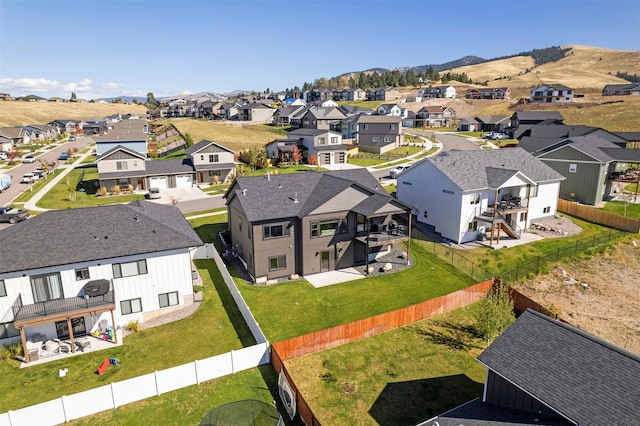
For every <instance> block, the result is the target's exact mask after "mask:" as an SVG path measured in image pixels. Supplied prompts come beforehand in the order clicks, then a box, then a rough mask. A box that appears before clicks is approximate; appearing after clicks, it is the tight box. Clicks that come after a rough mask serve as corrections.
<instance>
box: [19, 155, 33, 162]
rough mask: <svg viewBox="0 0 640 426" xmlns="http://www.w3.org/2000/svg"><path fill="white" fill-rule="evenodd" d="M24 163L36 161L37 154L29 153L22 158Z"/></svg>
mask: <svg viewBox="0 0 640 426" xmlns="http://www.w3.org/2000/svg"><path fill="white" fill-rule="evenodd" d="M22 162H23V163H35V162H36V156H35V155H32V154H29V155H25V156H24V158H23V159H22Z"/></svg>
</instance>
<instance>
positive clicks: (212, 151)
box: [186, 140, 236, 183]
mask: <svg viewBox="0 0 640 426" xmlns="http://www.w3.org/2000/svg"><path fill="white" fill-rule="evenodd" d="M186 154H187V155H188V156H189V158H190V159H191V164H193V168H194V169H195V172H196V182H197V183H212V182H213V183H223V182H226V181H227V180H228V179H229V178H231V177H232V176H233V175H234V174H235V170H236V165H235V153H234V152H233V151H232V150H230V149H229V148H226V147H224V146H222V145H220V144H217V143H215V142H212V141H207V140H202V141H200V142H198V143H197V144H195V145H193V146H191V147H189V148H187V150H186Z"/></svg>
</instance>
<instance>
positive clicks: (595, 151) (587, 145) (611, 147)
mask: <svg viewBox="0 0 640 426" xmlns="http://www.w3.org/2000/svg"><path fill="white" fill-rule="evenodd" d="M566 145H570V146H572V147H573V148H574V149H576V150H578V151H581V152H583V153H584V154H586V155H588V156H590V157H592V158H593V159H595V160H598V161H600V162H601V163H604V164H606V163H610V162H612V161H633V162H637V161H640V150H636V149H625V148H621V147H619V146H618V145H616V144H614V143H613V142H611V141H609V140H607V139H605V138H603V137H601V136H599V135H597V134H594V133H591V134H588V135H584V136H573V137H571V138H566V139H562V140H559V141H557V142H555V143H554V144H552V145H549V146H547V147H545V148H543V149H541V150H539V151H538V152H536V153H534V154H536V155H537V156H541V157H542V156H544V155H545V154H546V153H548V152H551V151H554V150H556V149H559V148H561V147H563V146H566Z"/></svg>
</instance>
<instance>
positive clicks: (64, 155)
mask: <svg viewBox="0 0 640 426" xmlns="http://www.w3.org/2000/svg"><path fill="white" fill-rule="evenodd" d="M68 159H69V154H67V153H66V152H61V153H60V155H59V156H58V160H65V161H66V160H68Z"/></svg>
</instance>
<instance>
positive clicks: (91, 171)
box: [38, 167, 144, 210]
mask: <svg viewBox="0 0 640 426" xmlns="http://www.w3.org/2000/svg"><path fill="white" fill-rule="evenodd" d="M83 170H84V171H85V174H84V180H83V182H84V184H83V187H84V188H86V192H85V193H83V192H81V191H79V189H80V187H79V186H78V184H79V183H80V178H81V176H82V171H83ZM97 187H98V169H97V167H86V168H82V167H80V168H75V169H73V170H72V171H71V172H69V174H68V175H67V176H65V177H64V178H62V180H61V181H60V182H58V183H57V184H56V185H55V186H54V187H53V188H52V189H51V190H50V191H49V192H47V193H46V194H45V195H44V196H43V197H42V198H41V199H40V201H39V202H38V207H41V208H44V209H56V210H60V209H69V208H80V207H91V206H101V205H105V204H114V203H128V202H131V201H134V200H142V199H144V195H141V194H130V195H114V196H110V195H108V196H105V197H96V196H95V191H96V189H97Z"/></svg>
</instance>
